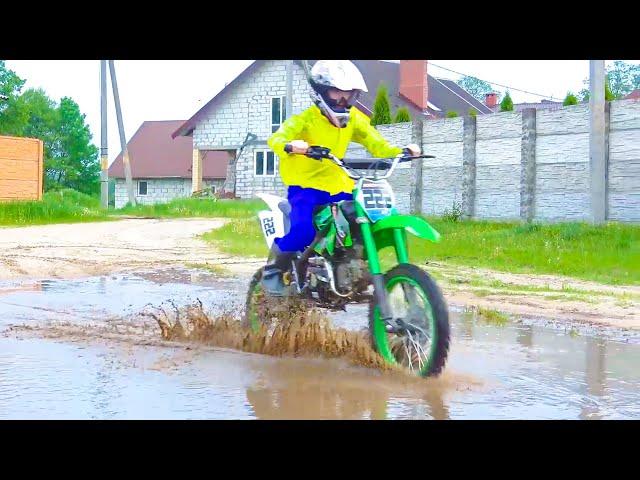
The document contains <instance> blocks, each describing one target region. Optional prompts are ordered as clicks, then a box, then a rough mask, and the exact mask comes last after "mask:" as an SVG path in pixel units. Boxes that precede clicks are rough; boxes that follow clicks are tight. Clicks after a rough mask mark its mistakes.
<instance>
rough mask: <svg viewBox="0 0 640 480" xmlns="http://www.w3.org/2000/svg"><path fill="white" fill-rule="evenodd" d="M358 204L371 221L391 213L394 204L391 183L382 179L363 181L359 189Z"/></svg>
mask: <svg viewBox="0 0 640 480" xmlns="http://www.w3.org/2000/svg"><path fill="white" fill-rule="evenodd" d="M360 204H361V205H362V207H363V208H364V210H365V211H366V212H367V215H368V216H369V218H370V219H371V221H373V222H375V221H377V220H380V219H381V218H383V217H387V216H389V215H391V213H392V209H393V208H394V206H395V198H394V194H393V190H392V189H391V185H389V184H388V183H387V182H386V181H384V180H383V181H380V182H364V183H363V184H362V188H361V190H360Z"/></svg>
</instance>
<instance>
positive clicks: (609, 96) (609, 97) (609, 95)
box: [580, 77, 618, 102]
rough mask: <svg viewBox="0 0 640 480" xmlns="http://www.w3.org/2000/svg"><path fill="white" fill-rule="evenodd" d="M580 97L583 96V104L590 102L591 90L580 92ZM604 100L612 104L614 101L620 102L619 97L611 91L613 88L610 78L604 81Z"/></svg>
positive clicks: (585, 89)
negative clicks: (610, 84)
mask: <svg viewBox="0 0 640 480" xmlns="http://www.w3.org/2000/svg"><path fill="white" fill-rule="evenodd" d="M586 82H587V84H588V83H589V81H588V80H587V81H586ZM580 95H581V98H582V101H583V102H588V101H589V99H590V98H591V92H590V90H589V88H583V89H582V90H581V91H580ZM604 100H605V101H606V102H611V101H613V100H618V97H616V96H615V95H614V94H613V92H612V91H611V87H610V86H609V77H606V78H605V81H604Z"/></svg>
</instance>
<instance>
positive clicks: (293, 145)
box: [288, 140, 309, 155]
mask: <svg viewBox="0 0 640 480" xmlns="http://www.w3.org/2000/svg"><path fill="white" fill-rule="evenodd" d="M288 145H289V146H290V150H291V151H290V152H289V153H295V154H298V155H304V154H305V153H307V150H309V144H308V143H307V142H305V141H304V140H294V141H293V142H289V144H288Z"/></svg>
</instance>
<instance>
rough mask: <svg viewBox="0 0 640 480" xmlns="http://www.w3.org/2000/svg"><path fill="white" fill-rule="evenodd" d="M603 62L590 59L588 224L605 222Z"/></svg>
mask: <svg viewBox="0 0 640 480" xmlns="http://www.w3.org/2000/svg"><path fill="white" fill-rule="evenodd" d="M604 82H605V74H604V60H589V90H590V91H589V170H590V174H591V221H592V222H593V223H595V224H599V223H604V222H605V220H606V219H605V213H606V179H605V175H606V163H605V116H604V115H605V112H604V109H605V98H604Z"/></svg>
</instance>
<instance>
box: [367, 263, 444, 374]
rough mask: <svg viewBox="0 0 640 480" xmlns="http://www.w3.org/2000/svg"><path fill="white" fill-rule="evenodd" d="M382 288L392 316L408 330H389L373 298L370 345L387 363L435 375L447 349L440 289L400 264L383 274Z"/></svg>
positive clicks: (426, 276) (428, 278)
mask: <svg viewBox="0 0 640 480" xmlns="http://www.w3.org/2000/svg"><path fill="white" fill-rule="evenodd" d="M384 283H385V288H386V290H387V295H388V299H389V307H390V309H391V314H392V316H393V318H400V319H402V320H403V322H404V324H405V325H407V329H406V330H404V331H402V332H394V333H389V332H388V331H387V329H386V325H385V323H384V322H383V321H382V319H381V318H380V311H379V308H378V306H377V304H376V302H375V298H374V299H372V300H371V302H370V304H369V332H370V334H371V341H372V345H373V348H374V349H375V350H376V351H377V352H378V353H379V354H380V355H381V356H382V357H383V358H384V359H385V360H386V361H387V362H389V363H392V364H400V365H402V366H403V367H405V368H407V369H408V370H410V371H411V372H412V373H414V374H416V375H419V376H422V377H431V376H438V375H439V374H440V373H441V372H442V369H443V368H444V365H445V363H446V360H447V355H448V352H449V335H450V334H449V311H448V308H447V304H446V302H445V300H444V297H443V295H442V292H441V291H440V288H439V287H438V285H437V284H436V282H435V281H434V280H433V279H432V278H431V276H430V275H429V274H427V273H426V272H425V271H424V270H422V269H420V268H418V267H416V266H415V265H411V264H406V263H405V264H400V265H397V266H395V267H394V268H392V269H391V270H389V271H388V272H387V273H386V274H385V279H384Z"/></svg>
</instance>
